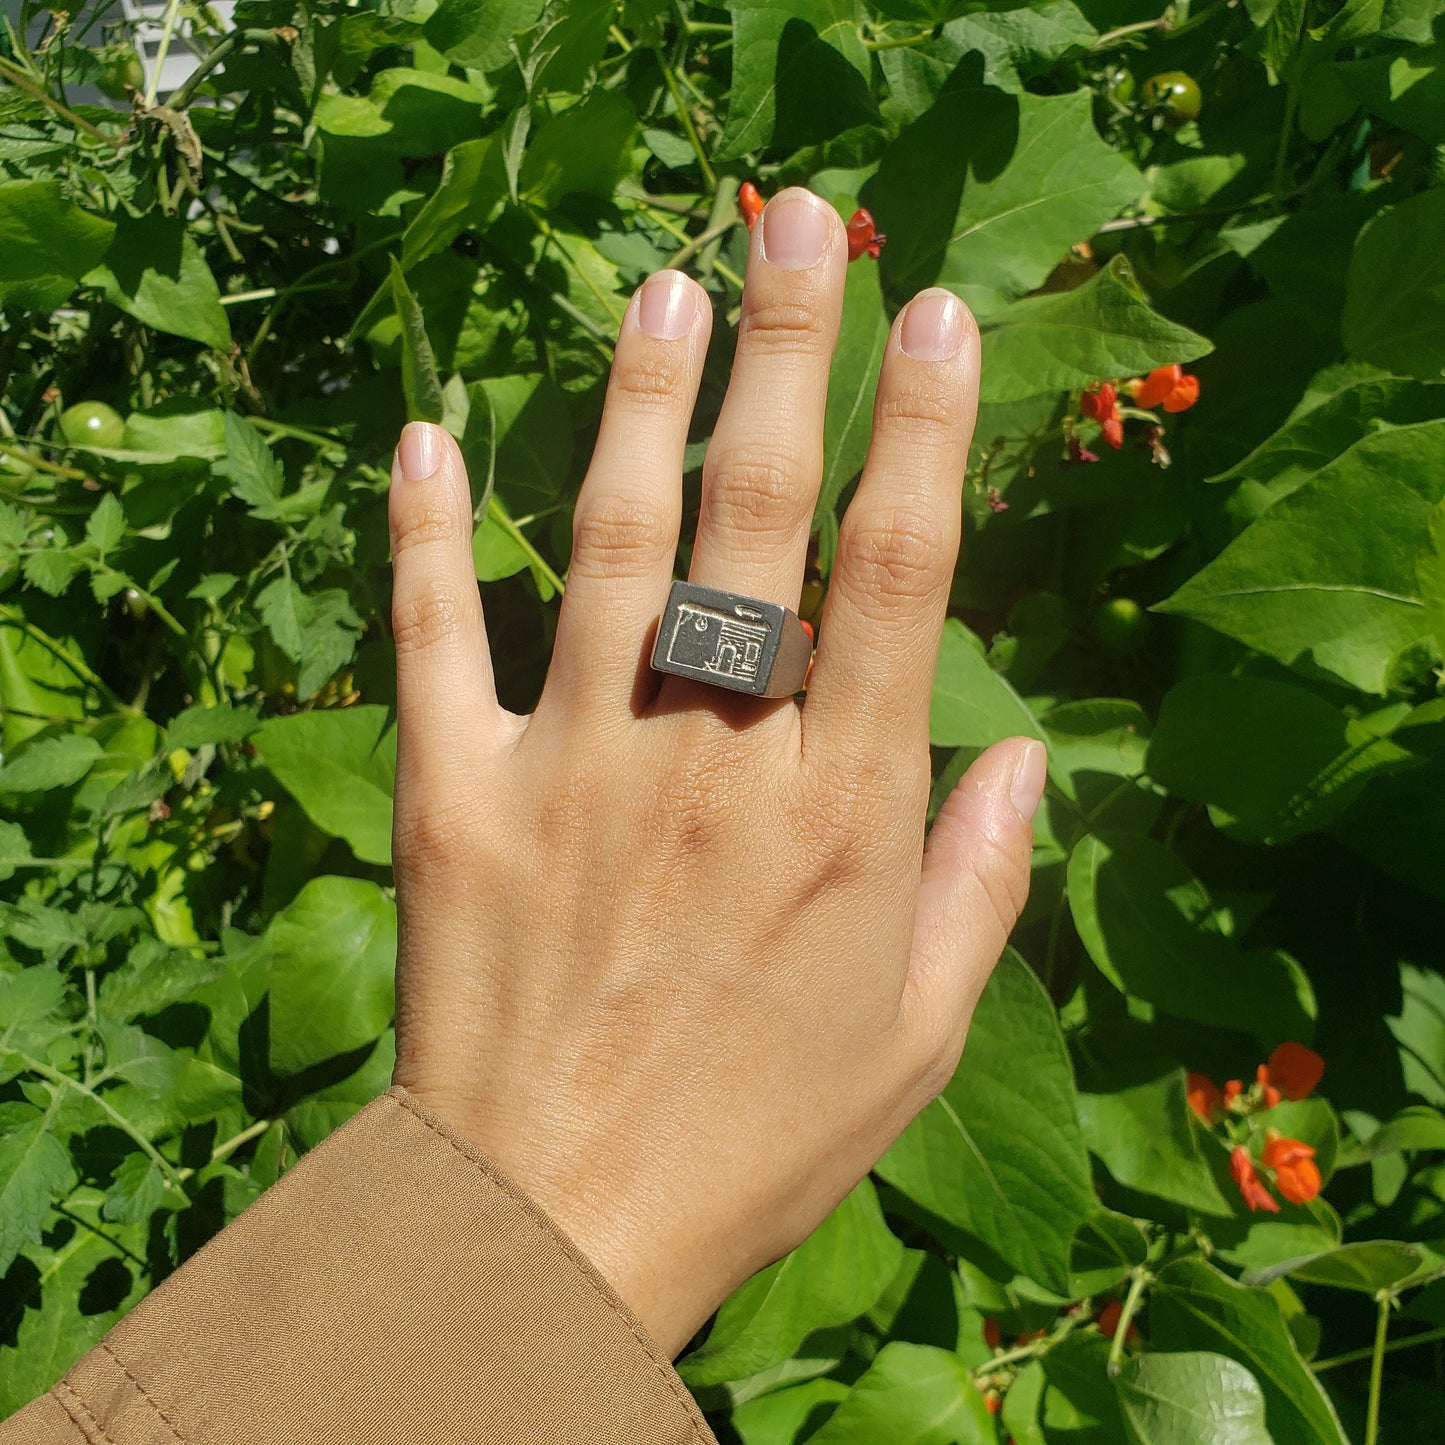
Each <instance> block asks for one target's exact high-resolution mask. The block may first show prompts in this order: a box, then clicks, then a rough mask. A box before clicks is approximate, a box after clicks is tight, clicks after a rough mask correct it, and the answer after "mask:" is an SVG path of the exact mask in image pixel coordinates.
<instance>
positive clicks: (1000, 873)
mask: <svg viewBox="0 0 1445 1445" xmlns="http://www.w3.org/2000/svg"><path fill="white" fill-rule="evenodd" d="M845 265H846V245H845V240H844V233H843V227H842V224H841V222H840V221H839V220H838V218H837V216H836V215H835V213H834V212H833V210H832V208H831V207H829V206H827V205H825V204H824V203H823V202H821V201H819V200H818V199H817V198H815V197H813V196H810V195H809V194H808V193H807V192H806V191H802V190H788V191H784V192H782V193H781V194H779V195H778V196H776V197H775V198H774V199H773V200H772V201H771V202H770V203H769V205H768V207H767V209H766V210H765V211H764V213H763V216H762V218H761V220H760V222H759V224H758V225H757V227H756V228H755V230H754V234H753V238H752V248H751V255H750V259H749V266H748V275H747V287H746V290H745V292H744V296H743V302H742V319H741V322H740V325H739V333H738V346H737V356H736V360H735V363H734V367H733V373H732V379H731V382H730V385H729V387H728V392H727V397H726V401H725V403H724V406H723V409H722V412H721V415H720V416H719V418H718V422H717V427H716V430H715V432H714V434H713V439H712V442H711V445H710V446H709V449H708V454H707V460H706V463H705V466H704V477H703V482H704V485H703V499H702V511H701V515H700V519H699V522H698V530H697V542H696V546H695V548H694V550H693V554H692V567H691V580H692V581H694V582H699V583H703V584H705V585H709V586H714V587H721V588H724V589H727V590H729V591H732V592H740V593H744V594H746V595H749V596H755V597H760V598H765V599H768V600H770V601H775V602H780V603H783V604H784V605H785V606H788V607H793V608H796V607H797V605H798V598H799V593H800V589H801V585H802V577H803V567H804V560H805V554H806V550H807V545H808V535H809V530H810V525H811V521H812V515H813V506H814V500H815V497H816V494H817V490H818V485H819V478H820V476H821V471H822V463H823V455H822V433H823V407H824V399H825V396H826V392H827V381H828V367H829V360H830V357H831V353H832V348H833V345H834V342H835V339H836V334H837V329H838V321H839V314H840V310H841V306H842V293H843V278H844V268H845ZM710 323H711V311H710V306H709V302H708V298H707V296H706V294H705V293H704V292H703V291H702V289H701V288H700V287H699V286H697V285H696V284H695V283H694V282H693V281H691V280H690V279H688V278H687V277H685V276H683V275H681V274H680V273H678V272H661V273H659V274H658V275H656V276H653V277H651V278H650V279H649V280H648V281H647V282H646V283H645V284H644V285H643V287H642V288H641V289H640V290H639V292H638V294H637V295H636V296H634V297H633V299H632V302H631V304H630V305H629V307H628V309H627V312H626V315H625V317H624V320H623V322H622V328H621V335H620V338H619V341H618V344H617V350H616V356H615V360H614V364H613V369H612V376H611V381H610V384H609V388H608V393H607V403H606V408H605V411H604V414H603V418H602V423H601V431H600V434H599V436H598V440H597V447H596V452H595V454H594V456H593V459H592V464H591V466H590V468H589V470H588V473H587V477H586V480H585V482H584V483H583V486H582V489H581V492H580V494H579V496H578V499H577V506H576V515H575V530H574V544H573V552H572V560H571V566H570V569H569V572H568V581H567V592H566V596H565V598H564V600H563V602H562V607H561V613H560V617H559V621H558V628H557V637H556V646H555V651H554V654H553V658H552V665H551V669H550V671H549V673H548V676H547V681H546V686H545V688H544V690H543V693H542V697H541V700H540V702H539V703H538V705H537V709H536V711H535V712H534V713H533V715H532V716H531V717H529V718H521V717H517V716H514V715H512V714H510V713H508V712H506V711H504V710H503V709H502V708H501V707H500V705H499V704H498V702H497V698H496V693H495V690H494V687H493V682H492V673H491V668H490V663H489V654H488V646H487V638H486V634H485V630H484V623H483V617H482V608H481V603H480V600H479V596H478V590H477V586H476V582H475V580H474V577H473V571H472V560H471V548H470V539H471V525H472V507H471V498H470V494H469V489H468V484H467V479H466V475H465V470H464V468H463V464H462V461H461V457H460V455H459V453H458V451H457V448H456V445H455V443H454V442H453V441H452V440H451V439H450V438H449V437H448V436H447V435H446V433H444V432H443V431H442V430H441V429H440V428H438V427H434V426H426V425H421V424H417V425H412V426H409V427H408V428H407V429H406V431H405V432H404V433H403V435H402V440H401V444H400V446H399V447H398V451H397V461H396V464H395V466H394V468H393V474H392V475H393V486H392V492H391V528H392V549H393V555H394V559H395V562H394V568H395V590H394V598H393V607H392V615H393V623H394V633H395V640H396V652H397V673H398V677H397V714H398V735H399V736H398V741H399V751H398V760H397V777H396V838H395V866H396V881H397V896H398V903H399V907H400V923H401V934H400V949H399V959H398V974H397V985H398V1011H397V1040H398V1058H397V1065H396V1081H397V1083H399V1084H402V1085H405V1086H406V1087H407V1088H408V1089H410V1090H411V1091H412V1093H413V1094H415V1095H416V1096H417V1097H418V1098H419V1099H421V1100H422V1101H423V1102H424V1103H425V1104H427V1105H429V1106H430V1107H431V1108H432V1109H433V1110H434V1111H435V1112H436V1113H437V1114H438V1115H440V1116H441V1117H442V1118H443V1119H444V1120H445V1121H446V1122H447V1123H448V1124H449V1125H450V1126H451V1127H452V1128H453V1129H455V1130H456V1131H457V1132H458V1133H459V1134H460V1135H462V1136H463V1137H464V1138H466V1139H468V1140H470V1141H472V1142H473V1143H475V1144H476V1145H477V1146H478V1147H480V1148H481V1149H482V1150H484V1151H485V1152H486V1153H487V1154H488V1155H489V1156H490V1157H491V1158H492V1159H493V1160H495V1161H496V1163H497V1164H498V1165H499V1166H500V1167H501V1168H502V1169H503V1170H505V1171H506V1172H507V1173H508V1174H510V1175H511V1176H512V1178H513V1179H515V1180H516V1181H517V1183H518V1184H520V1185H521V1186H522V1187H523V1188H524V1189H526V1190H527V1191H528V1192H529V1193H530V1194H531V1195H532V1196H533V1198H535V1199H536V1200H537V1202H538V1203H540V1204H541V1205H542V1206H543V1207H544V1208H545V1209H546V1210H547V1211H548V1212H549V1213H550V1214H551V1215H552V1217H553V1218H554V1219H555V1220H556V1221H557V1222H558V1223H559V1224H560V1225H561V1226H562V1228H563V1229H564V1230H565V1231H566V1232H567V1233H568V1234H569V1235H570V1236H571V1237H572V1239H573V1240H574V1241H575V1242H576V1244H577V1245H578V1246H579V1247H580V1248H581V1250H582V1251H583V1252H584V1253H585V1254H586V1255H587V1256H588V1257H589V1258H590V1259H591V1260H592V1262H593V1263H594V1264H595V1265H596V1266H597V1268H598V1269H599V1270H600V1271H601V1272H602V1274H603V1275H604V1276H605V1277H606V1278H607V1279H608V1281H609V1282H610V1283H611V1284H612V1286H613V1287H614V1288H615V1289H616V1291H617V1292H618V1294H619V1295H620V1296H621V1297H622V1299H623V1300H624V1301H626V1302H627V1303H628V1304H629V1305H630V1306H631V1307H632V1309H633V1311H634V1312H635V1313H636V1314H637V1315H638V1317H639V1318H640V1319H641V1320H642V1322H643V1323H644V1324H645V1325H646V1327H647V1328H648V1330H649V1331H650V1332H651V1333H652V1335H653V1337H654V1338H655V1339H656V1341H657V1342H658V1344H659V1345H660V1346H661V1347H662V1348H663V1349H666V1350H667V1351H669V1352H670V1353H674V1354H675V1353H676V1352H677V1351H678V1350H680V1349H681V1348H682V1346H683V1345H684V1344H685V1343H686V1342H687V1340H688V1338H689V1337H690V1336H691V1335H692V1333H693V1332H694V1330H695V1329H696V1328H697V1327H698V1326H699V1325H700V1324H701V1323H702V1322H703V1321H704V1320H705V1319H706V1318H707V1316H708V1314H709V1313H710V1312H711V1311H712V1310H713V1309H714V1308H716V1306H717V1305H718V1304H719V1303H720V1302H721V1300H722V1299H723V1298H724V1297H725V1296H726V1295H727V1294H728V1293H729V1292H730V1291H731V1290H732V1289H733V1288H735V1287H736V1286H737V1285H738V1284H739V1283H741V1282H742V1280H744V1279H745V1278H747V1276H748V1275H750V1274H751V1273H753V1272H754V1271H756V1270H757V1269H759V1268H761V1267H762V1266H764V1265H766V1264H768V1263H769V1262H770V1261H772V1260H773V1259H776V1258H777V1257H779V1256H780V1255H782V1254H783V1253H785V1252H786V1251H787V1250H789V1249H791V1248H793V1247H794V1246H796V1245H797V1244H798V1243H799V1242H800V1241H801V1240H803V1239H804V1238H805V1237H806V1236H807V1235H808V1234H809V1232H810V1231H811V1230H812V1229H813V1228H814V1227H815V1226H816V1225H817V1224H818V1223H819V1222H820V1221H821V1220H822V1219H823V1217H824V1216H825V1215H826V1214H827V1213H828V1211H829V1210H830V1209H831V1208H832V1207H833V1206H834V1205H835V1204H836V1203H837V1202H838V1201H839V1199H841V1198H842V1196H843V1195H844V1194H845V1193H846V1192H847V1191H848V1190H849V1189H850V1188H851V1187H852V1186H853V1185H854V1184H856V1183H857V1181H858V1180H859V1179H860V1178H861V1177H862V1176H863V1175H864V1174H865V1173H866V1172H867V1171H868V1170H869V1169H870V1168H871V1167H872V1165H873V1164H874V1163H875V1162H876V1161H877V1160H878V1158H879V1157H880V1155H881V1154H882V1153H883V1152H884V1151H885V1150H886V1149H887V1147H888V1145H889V1144H890V1143H891V1142H892V1141H893V1139H894V1138H895V1137H896V1136H897V1135H898V1134H899V1133H900V1132H901V1130H902V1129H903V1128H904V1127H905V1126H906V1125H907V1123H908V1122H909V1121H910V1120H911V1119H912V1118H913V1117H914V1115H915V1114H916V1113H917V1112H918V1111H919V1110H920V1109H921V1108H922V1107H923V1106H924V1105H925V1104H926V1103H927V1102H928V1101H929V1100H930V1099H932V1098H933V1097H934V1095H935V1094H936V1093H938V1092H939V1091H940V1090H941V1089H942V1087H943V1085H944V1084H945V1083H946V1082H947V1081H948V1080H949V1078H950V1077H951V1076H952V1073H953V1070H954V1067H955V1065H956V1063H957V1060H958V1057H959V1053H960V1050H961V1049H962V1047H963V1041H964V1035H965V1033H966V1031H967V1028H968V1021H969V1017H970V1015H971V1013H972V1010H973V1007H974V1004H975V1003H976V1001H977V999H978V995H979V992H980V990H981V989H982V987H983V984H984V981H985V980H986V978H987V976H988V973H989V971H990V969H991V968H992V967H993V965H994V963H995V962H996V960H997V958H998V955H999V953H1000V951H1001V950H1002V948H1003V945H1004V941H1005V939H1006V938H1007V936H1008V933H1009V930H1010V929H1011V928H1012V927H1013V924H1014V922H1015V921H1016V919H1017V916H1018V912H1019V909H1020V908H1021V907H1022V904H1023V901H1024V897H1025V894H1026V892H1027V887H1028V876H1029V850H1030V844H1031V838H1032V834H1031V830H1030V826H1029V819H1030V818H1031V817H1032V815H1033V812H1034V810H1035V808H1036V807H1037V805H1038V801H1039V797H1040V794H1041V792H1042V789H1043V784H1044V770H1045V757H1044V752H1043V748H1042V746H1041V745H1040V744H1039V743H1037V742H1031V741H1028V740H1025V739H1014V740H1011V741H1009V742H1004V743H1000V744H998V745H997V746H995V747H994V748H991V749H990V750H989V751H988V752H987V753H985V754H984V755H983V756H982V757H981V758H979V759H978V761H977V762H976V763H975V764H974V765H973V767H972V768H970V769H969V771H968V773H967V774H966V775H965V776H964V778H963V780H962V781H961V782H960V783H959V784H958V786H957V787H956V789H955V790H954V792H953V793H952V795H951V796H950V798H949V799H948V801H947V803H946V804H945V806H944V807H943V809H942V811H941V812H940V814H939V816H938V818H937V821H936V822H935V825H934V828H933V831H932V833H931V835H930V836H929V839H928V842H927V845H926V847H925V842H924V820H925V809H926V806H927V800H928V792H929V783H930V773H929V754H928V707H929V695H930V690H931V683H932V677H933V669H934V663H935V658H936V654H937V649H938V642H939V635H940V631H941V628H942V625H943V619H944V611H945V607H946V604H947V600H948V592H949V585H950V581H951V577H952V571H953V564H954V559H955V556H956V554H957V550H958V542H959V531H960V510H961V509H960V493H961V488H962V481H963V473H964V461H965V456H966V453H967V450H968V443H969V438H970V434H971V431H972V426H973V419H974V411H975V405H976V400H977V391H978V370H979V347H978V332H977V329H976V327H975V325H974V322H973V319H972V317H971V316H970V315H969V314H968V311H967V310H966V308H965V307H964V306H963V305H962V303H961V302H959V301H958V300H957V299H956V298H955V297H953V296H951V295H949V294H948V293H947V292H944V291H939V290H935V291H929V292H925V293H923V294H921V295H920V296H918V297H916V298H915V299H914V300H913V301H912V302H910V303H909V305H908V306H907V307H905V308H904V310H903V312H902V313H901V314H900V316H899V318H898V320H897V321H896V322H895V323H894V326H893V329H892V333H891V335H890V337H889V341H888V347H887V352H886V355H885V358H884V362H883V371H882V376H881V378H880V381H879V386H878V396H877V403H876V407H875V412H874V428H873V441H872V447H871V449H870V452H869V456H868V461H867V465H866V467H865V469H864V473H863V478H862V481H861V482H860V484H859V487H858V491H857V495H856V497H855V499H854V501H853V503H852V504H851V506H850V507H849V508H848V512H847V516H846V517H845V519H844V521H843V523H842V530H841V535H840V540H839V546H838V554H837V561H836V563H835V566H834V568H833V572H832V577H831V586H830V590H829V593H828V598H827V604H826V608H825V611H824V613H823V617H822V621H821V626H820V629H819V638H818V651H817V657H816V662H815V665H814V669H813V675H812V681H811V686H810V690H809V692H808V695H807V699H806V701H805V702H804V703H802V704H801V706H800V705H799V704H798V703H797V702H795V701H794V700H793V699H782V700H777V701H768V700H765V699H760V698H752V697H746V696H740V695H737V694H733V693H726V692H723V691H720V690H718V689H715V688H711V687H708V686H706V685H703V684H699V683H696V682H693V681H690V680H687V679H684V678H677V677H668V678H666V679H663V678H660V677H658V676H657V675H655V674H653V673H652V672H651V670H650V669H649V667H648V665H647V658H648V657H649V655H650V647H651V641H652V632H653V624H654V623H655V620H656V619H657V617H658V616H659V614H660V613H661V610H662V607H663V604H664V602H665V600H666V597H667V593H668V588H669V585H670V583H671V580H672V569H673V562H674V557H675V552H676V547H677V540H678V531H679V526H680V522H681V512H682V490H681V473H682V461H683V446H684V443H685V440H686V437H687V430H688V420H689V416H690V413H691V408H692V405H693V402H694V400H695V397H696V392H697V384H698V377H699V373H700V371H701V368H702V363H703V358H704V354H705V352H706V349H707V340H708V333H709V328H710ZM500 645H501V646H505V645H506V642H505V639H502V640H501V643H500Z"/></svg>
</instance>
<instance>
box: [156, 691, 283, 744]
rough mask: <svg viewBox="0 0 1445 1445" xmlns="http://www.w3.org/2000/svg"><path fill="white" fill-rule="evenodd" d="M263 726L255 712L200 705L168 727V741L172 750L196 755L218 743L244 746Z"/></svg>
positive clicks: (246, 709) (252, 710)
mask: <svg viewBox="0 0 1445 1445" xmlns="http://www.w3.org/2000/svg"><path fill="white" fill-rule="evenodd" d="M260 725H261V719H260V716H259V715H258V714H257V712H256V711H255V709H254V708H249V707H228V706H225V705H222V706H219V707H206V706H205V705H204V704H202V703H197V704H196V705H195V706H194V707H188V708H186V709H185V711H184V712H179V713H177V714H176V715H175V717H173V718H172V719H171V721H170V722H169V723H168V724H167V726H166V741H167V742H168V743H169V744H170V746H171V747H173V748H186V749H187V750H189V751H194V750H195V749H196V748H202V747H207V746H214V745H216V744H217V743H239V742H243V741H244V740H245V739H246V738H248V737H250V736H251V734H252V733H253V732H255V731H256V729H257V728H258V727H260Z"/></svg>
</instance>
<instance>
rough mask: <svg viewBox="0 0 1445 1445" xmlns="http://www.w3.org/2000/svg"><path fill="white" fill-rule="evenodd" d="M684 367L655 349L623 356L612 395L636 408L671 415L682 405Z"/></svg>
mask: <svg viewBox="0 0 1445 1445" xmlns="http://www.w3.org/2000/svg"><path fill="white" fill-rule="evenodd" d="M683 381H684V377H683V374H682V368H681V367H680V366H679V365H678V364H677V361H676V360H675V359H673V358H670V357H667V356H658V355H656V354H655V353H644V354H642V355H639V356H631V357H629V358H628V359H627V360H626V361H621V360H619V361H618V363H617V364H616V366H615V367H614V368H613V371H612V388H611V389H612V395H613V396H614V397H615V398H616V399H617V400H619V401H621V402H622V403H623V404H624V405H626V406H627V407H628V408H629V409H630V410H632V411H642V412H654V413H662V414H665V415H671V414H673V413H674V412H677V411H678V410H679V409H680V407H681V402H682V396H683Z"/></svg>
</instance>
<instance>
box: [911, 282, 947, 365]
mask: <svg viewBox="0 0 1445 1445" xmlns="http://www.w3.org/2000/svg"><path fill="white" fill-rule="evenodd" d="M898 344H899V346H900V347H901V348H902V349H903V352H904V354H905V355H906V356H911V357H912V358H913V359H914V360H915V361H947V360H948V358H949V357H950V356H952V355H953V354H954V352H956V351H957V350H958V348H959V347H960V346H961V345H962V344H963V304H962V302H960V301H959V299H958V297H957V296H955V295H953V294H952V293H951V292H949V291H924V292H922V293H921V294H920V295H918V296H915V297H914V298H913V300H912V301H910V302H909V303H908V305H907V306H906V307H904V309H903V325H902V327H901V328H900V330H899V333H898Z"/></svg>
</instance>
